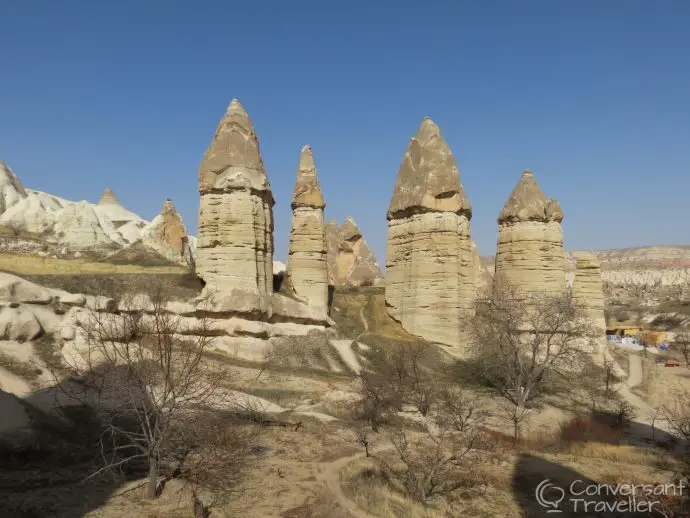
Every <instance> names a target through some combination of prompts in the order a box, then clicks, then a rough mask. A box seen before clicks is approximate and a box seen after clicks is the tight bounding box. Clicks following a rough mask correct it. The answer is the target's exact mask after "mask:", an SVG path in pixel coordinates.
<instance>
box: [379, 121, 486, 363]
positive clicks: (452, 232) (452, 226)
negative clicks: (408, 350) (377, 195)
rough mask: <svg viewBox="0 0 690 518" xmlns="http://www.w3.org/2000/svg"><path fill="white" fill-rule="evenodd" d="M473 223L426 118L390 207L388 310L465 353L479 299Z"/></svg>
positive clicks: (451, 161) (445, 151)
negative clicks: (470, 320) (469, 324)
mask: <svg viewBox="0 0 690 518" xmlns="http://www.w3.org/2000/svg"><path fill="white" fill-rule="evenodd" d="M471 217H472V207H471V205H470V203H469V201H468V199H467V197H466V195H465V191H464V189H463V187H462V184H461V183H460V172H459V170H458V167H457V165H456V163H455V158H454V157H453V154H452V153H451V151H450V148H449V147H448V144H447V143H446V141H445V140H444V139H443V136H442V135H441V131H440V130H439V128H438V126H437V125H436V124H434V123H433V122H432V121H431V119H429V118H425V119H424V120H423V121H422V123H421V125H420V126H419V129H418V130H417V134H416V135H415V137H414V138H413V139H411V140H410V142H409V144H408V146H407V151H406V152H405V155H404V156H403V160H402V164H401V166H400V172H399V173H398V179H397V182H396V185H395V190H394V191H393V196H392V199H391V203H390V206H389V208H388V250H387V257H386V305H387V307H388V313H389V314H390V315H391V317H393V318H394V319H396V320H398V321H399V322H400V323H401V324H402V326H403V328H405V330H407V331H408V332H409V333H412V334H415V335H418V336H421V337H423V338H425V339H427V340H429V341H432V342H438V343H442V344H446V345H450V346H454V347H458V348H460V349H461V350H464V349H465V346H466V345H467V337H466V332H465V327H466V324H467V320H468V318H469V317H470V316H471V312H472V305H473V301H474V294H475V289H474V286H473V280H474V274H473V269H472V264H473V261H472V246H471V242H470V218H471Z"/></svg>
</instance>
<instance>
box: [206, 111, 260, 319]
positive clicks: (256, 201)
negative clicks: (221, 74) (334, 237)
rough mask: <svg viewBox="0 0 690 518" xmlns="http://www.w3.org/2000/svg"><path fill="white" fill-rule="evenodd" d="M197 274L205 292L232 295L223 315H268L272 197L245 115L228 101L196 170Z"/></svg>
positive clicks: (254, 135)
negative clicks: (204, 284) (211, 291)
mask: <svg viewBox="0 0 690 518" xmlns="http://www.w3.org/2000/svg"><path fill="white" fill-rule="evenodd" d="M199 194H200V195H201V205H200V208H199V231H198V235H197V248H196V271H197V274H198V275H199V276H200V277H202V278H203V279H204V281H205V282H206V283H207V287H212V288H214V289H217V290H219V291H223V292H226V293H227V292H230V291H232V292H233V293H234V294H236V297H235V298H234V300H235V301H236V302H237V304H236V305H237V309H235V310H233V309H232V306H233V301H232V300H231V299H229V298H227V297H226V298H225V304H224V305H225V307H226V309H227V310H228V311H241V312H245V311H246V310H247V309H248V308H251V312H252V313H258V314H262V315H266V316H268V315H270V311H271V310H270V295H271V293H272V292H273V204H274V200H273V194H272V193H271V185H270V183H269V181H268V178H267V177H266V171H265V170H264V164H263V161H262V159H261V153H260V151H259V140H258V138H257V136H256V132H255V131H254V126H253V125H252V122H251V120H250V119H249V115H247V112H246V111H245V110H244V108H243V107H242V105H241V104H240V103H239V101H238V100H237V99H233V101H232V102H231V103H230V106H229V107H228V110H227V112H226V114H225V116H224V117H223V118H222V119H221V121H220V124H219V126H218V129H217V130H216V133H215V135H214V137H213V140H212V142H211V145H210V146H209V148H208V149H207V151H206V155H205V156H204V159H203V161H202V163H201V166H200V167H199Z"/></svg>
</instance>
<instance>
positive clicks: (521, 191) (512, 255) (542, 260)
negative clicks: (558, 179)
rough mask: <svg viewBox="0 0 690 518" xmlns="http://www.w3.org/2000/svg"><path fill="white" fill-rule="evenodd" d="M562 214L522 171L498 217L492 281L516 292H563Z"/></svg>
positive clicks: (556, 204) (529, 172) (533, 179)
mask: <svg viewBox="0 0 690 518" xmlns="http://www.w3.org/2000/svg"><path fill="white" fill-rule="evenodd" d="M562 220H563V212H562V211H561V207H560V204H559V203H558V202H557V201H556V200H549V199H548V198H547V197H546V196H545V195H544V193H543V192H542V190H541V188H540V187H539V184H538V183H537V180H536V178H535V177H534V173H532V172H531V171H525V172H523V173H522V176H521V177H520V180H519V181H518V183H517V185H516V186H515V188H514V189H513V192H512V193H511V194H510V197H509V198H508V201H506V204H505V206H504V207H503V210H502V211H501V213H500V214H499V216H498V225H499V232H498V248H497V252H496V279H497V280H501V282H506V283H508V284H510V285H511V286H513V287H514V288H516V289H518V290H523V291H530V292H547V293H550V294H552V295H557V294H560V293H563V291H564V290H565V259H564V253H563V230H562V228H561V221H562Z"/></svg>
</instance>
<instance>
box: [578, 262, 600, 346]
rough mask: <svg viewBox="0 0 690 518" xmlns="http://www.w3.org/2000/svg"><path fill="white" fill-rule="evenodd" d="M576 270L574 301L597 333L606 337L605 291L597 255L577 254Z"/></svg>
mask: <svg viewBox="0 0 690 518" xmlns="http://www.w3.org/2000/svg"><path fill="white" fill-rule="evenodd" d="M575 257H576V270H575V278H574V280H573V287H572V290H573V291H572V293H573V300H574V301H575V303H576V304H577V305H578V306H579V307H581V308H582V310H583V311H584V312H585V313H586V315H587V317H588V319H589V320H590V322H591V323H592V326H593V327H594V328H595V329H596V331H597V333H598V334H599V335H601V336H602V337H603V336H604V333H605V331H606V319H605V318H604V290H603V285H602V282H601V268H600V266H599V260H598V259H597V258H596V256H595V255H593V254H590V253H587V252H578V253H577V254H576V256H575Z"/></svg>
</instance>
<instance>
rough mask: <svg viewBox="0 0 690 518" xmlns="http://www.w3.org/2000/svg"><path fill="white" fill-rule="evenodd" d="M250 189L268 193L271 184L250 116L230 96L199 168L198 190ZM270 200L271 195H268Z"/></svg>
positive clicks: (202, 191) (225, 190)
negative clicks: (226, 107)
mask: <svg viewBox="0 0 690 518" xmlns="http://www.w3.org/2000/svg"><path fill="white" fill-rule="evenodd" d="M237 189H252V190H255V191H260V192H267V193H270V191H271V185H270V183H269V182H268V178H267V177H266V171H265V169H264V164H263V161H262V159H261V153H260V151H259V139H258V138H257V136H256V132H255V131H254V125H253V124H252V121H251V119H250V118H249V115H248V114H247V112H246V110H245V109H244V107H243V106H242V105H241V104H240V102H239V101H238V100H237V99H233V100H232V102H231V103H230V106H228V109H227V111H226V112H225V115H224V116H223V118H222V119H221V121H220V124H219V125H218V129H217V130H216V133H215V135H214V136H213V140H212V141H211V144H210V145H209V147H208V149H207V150H206V154H205V155H204V159H203V161H202V162H201V166H200V167H199V192H200V193H201V194H204V193H207V192H229V191H232V190H237ZM270 198H271V202H272V199H273V197H272V195H271V196H270Z"/></svg>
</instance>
